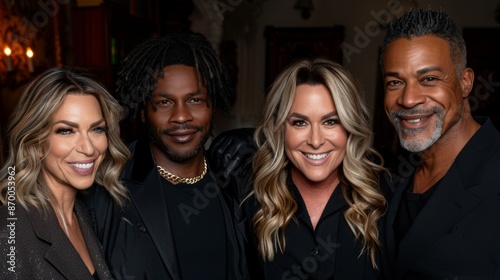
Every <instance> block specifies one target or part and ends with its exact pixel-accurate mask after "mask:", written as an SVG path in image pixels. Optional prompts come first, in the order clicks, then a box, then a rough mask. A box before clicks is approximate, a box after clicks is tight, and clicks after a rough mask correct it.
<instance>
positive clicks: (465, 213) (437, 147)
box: [381, 9, 500, 280]
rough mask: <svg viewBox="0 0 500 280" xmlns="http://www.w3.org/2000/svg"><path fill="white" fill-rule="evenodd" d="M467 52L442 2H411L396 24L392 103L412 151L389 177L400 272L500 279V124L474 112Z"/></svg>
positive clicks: (386, 73) (390, 44)
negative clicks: (419, 5) (435, 6)
mask: <svg viewBox="0 0 500 280" xmlns="http://www.w3.org/2000/svg"><path fill="white" fill-rule="evenodd" d="M466 61H467V59H466V48H465V43H464V40H463V38H462V35H461V34H460V31H459V30H458V29H457V27H456V26H455V24H454V23H453V21H452V20H451V19H450V18H449V17H448V15H446V14H445V13H444V12H443V11H441V10H437V11H434V10H431V9H425V10H424V9H415V10H410V11H408V12H406V13H405V14H404V15H403V16H402V17H400V18H399V19H397V20H395V21H393V22H392V23H391V24H390V26H389V29H388V34H387V35H386V37H385V40H384V43H383V46H382V56H381V65H382V71H383V77H384V87H385V110H386V113H387V115H388V117H389V119H390V120H391V122H392V124H393V125H394V126H395V128H396V131H397V133H398V136H399V140H400V144H401V146H402V147H403V148H404V149H405V150H407V151H409V152H410V153H411V154H410V155H409V157H408V158H404V157H403V156H400V157H399V159H400V160H401V161H400V163H399V164H396V166H395V173H393V174H392V176H390V177H391V178H392V179H389V180H388V182H387V183H389V184H390V185H389V186H390V187H392V188H394V193H393V195H392V199H391V201H390V203H389V208H388V211H387V217H386V218H387V226H386V232H387V235H386V237H387V243H386V247H387V251H388V254H389V263H390V267H391V270H392V277H393V279H450V280H451V279H476V280H477V279H500V241H499V237H500V218H499V213H500V174H499V171H500V133H499V132H498V131H497V130H496V129H495V128H494V126H493V124H492V122H491V121H490V120H489V119H488V118H485V117H473V116H472V114H471V107H470V105H469V101H468V96H469V93H470V92H471V89H472V85H473V82H474V73H473V71H472V69H470V68H468V67H467V66H466ZM387 178H389V176H388V177H387Z"/></svg>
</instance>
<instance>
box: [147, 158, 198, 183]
mask: <svg viewBox="0 0 500 280" xmlns="http://www.w3.org/2000/svg"><path fill="white" fill-rule="evenodd" d="M203 165H204V167H203V171H202V172H201V174H200V175H198V176H196V177H191V178H183V177H179V176H177V175H174V174H172V173H170V172H168V171H167V170H165V169H163V167H161V166H160V165H157V166H156V168H158V173H160V176H162V177H163V178H165V179H167V180H169V181H171V182H174V183H176V184H177V183H184V184H190V185H192V184H194V183H196V182H198V181H199V180H201V179H203V177H205V174H207V161H206V159H205V158H203Z"/></svg>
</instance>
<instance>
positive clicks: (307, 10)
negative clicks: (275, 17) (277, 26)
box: [293, 0, 314, 20]
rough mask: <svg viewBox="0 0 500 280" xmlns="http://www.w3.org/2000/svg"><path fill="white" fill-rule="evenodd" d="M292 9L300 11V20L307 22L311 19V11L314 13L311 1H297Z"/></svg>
mask: <svg viewBox="0 0 500 280" xmlns="http://www.w3.org/2000/svg"><path fill="white" fill-rule="evenodd" d="M293 8H294V9H295V10H300V11H301V13H300V15H301V16H302V18H303V19H305V20H307V19H309V18H310V17H311V11H314V3H313V0H297V2H296V3H295V5H294V6H293Z"/></svg>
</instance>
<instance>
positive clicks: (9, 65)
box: [3, 47, 12, 72]
mask: <svg viewBox="0 0 500 280" xmlns="http://www.w3.org/2000/svg"><path fill="white" fill-rule="evenodd" d="M3 52H4V53H5V64H6V66H7V72H10V71H12V59H11V58H10V55H11V54H12V50H11V49H10V48H9V47H5V48H4V49H3Z"/></svg>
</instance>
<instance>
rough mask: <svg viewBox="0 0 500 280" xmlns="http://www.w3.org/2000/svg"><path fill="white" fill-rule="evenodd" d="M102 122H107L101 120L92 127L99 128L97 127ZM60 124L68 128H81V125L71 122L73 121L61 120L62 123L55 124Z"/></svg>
mask: <svg viewBox="0 0 500 280" xmlns="http://www.w3.org/2000/svg"><path fill="white" fill-rule="evenodd" d="M102 122H105V121H104V119H100V120H98V121H95V122H93V123H92V124H90V127H94V126H97V125H99V124H101V123H102ZM58 123H63V124H65V125H68V126H71V127H75V128H78V127H80V125H78V124H77V123H75V122H71V121H67V120H60V121H58V122H56V123H55V124H58Z"/></svg>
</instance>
